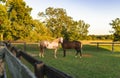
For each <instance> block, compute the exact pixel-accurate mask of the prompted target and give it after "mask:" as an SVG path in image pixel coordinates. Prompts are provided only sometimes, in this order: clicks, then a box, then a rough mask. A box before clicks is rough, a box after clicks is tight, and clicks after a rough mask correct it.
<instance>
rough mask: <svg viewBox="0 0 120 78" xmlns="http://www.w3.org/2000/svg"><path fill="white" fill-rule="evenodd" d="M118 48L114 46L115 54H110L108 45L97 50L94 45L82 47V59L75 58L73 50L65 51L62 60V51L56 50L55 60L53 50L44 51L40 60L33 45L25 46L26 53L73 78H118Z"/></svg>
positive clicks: (119, 63) (119, 62)
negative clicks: (43, 55)
mask: <svg viewBox="0 0 120 78" xmlns="http://www.w3.org/2000/svg"><path fill="white" fill-rule="evenodd" d="M119 46H120V45H117V46H115V52H111V46H110V45H105V46H103V45H102V46H100V48H99V49H97V48H96V46H94V45H84V46H83V52H82V53H83V57H82V58H75V50H67V57H65V58H64V57H63V52H62V49H59V50H58V53H57V56H58V58H57V59H54V57H53V50H45V51H46V52H45V58H40V57H38V52H39V49H38V47H36V46H35V45H27V48H26V52H29V53H30V54H32V55H35V58H37V59H39V60H42V61H43V62H44V63H45V64H47V65H49V66H52V67H54V68H56V69H58V70H60V71H63V72H65V73H67V74H69V75H71V76H72V77H73V78H120V74H119V72H120V47H119ZM28 67H29V66H28ZM30 68H31V67H30Z"/></svg>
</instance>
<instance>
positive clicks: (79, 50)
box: [75, 49, 82, 58]
mask: <svg viewBox="0 0 120 78" xmlns="http://www.w3.org/2000/svg"><path fill="white" fill-rule="evenodd" d="M76 51H77V52H76V56H75V57H76V58H77V56H78V53H80V58H81V57H82V53H81V49H76Z"/></svg>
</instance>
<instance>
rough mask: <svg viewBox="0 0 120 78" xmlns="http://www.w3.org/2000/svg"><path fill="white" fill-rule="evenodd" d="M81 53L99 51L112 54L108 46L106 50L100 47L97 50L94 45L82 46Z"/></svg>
mask: <svg viewBox="0 0 120 78" xmlns="http://www.w3.org/2000/svg"><path fill="white" fill-rule="evenodd" d="M83 51H90V52H101V51H103V52H112V51H111V47H110V46H108V47H107V48H106V47H104V46H102V47H101V46H100V47H98V48H97V46H96V45H84V46H83Z"/></svg>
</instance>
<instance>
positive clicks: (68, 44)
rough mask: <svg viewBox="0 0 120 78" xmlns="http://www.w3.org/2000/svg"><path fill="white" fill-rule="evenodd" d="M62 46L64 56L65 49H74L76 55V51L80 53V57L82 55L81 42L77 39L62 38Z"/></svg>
mask: <svg viewBox="0 0 120 78" xmlns="http://www.w3.org/2000/svg"><path fill="white" fill-rule="evenodd" d="M62 48H63V53H64V57H65V56H66V49H75V50H76V56H75V57H77V55H78V53H80V57H81V56H82V53H81V52H82V43H81V42H79V41H67V40H63V43H62Z"/></svg>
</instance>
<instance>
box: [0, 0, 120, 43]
mask: <svg viewBox="0 0 120 78" xmlns="http://www.w3.org/2000/svg"><path fill="white" fill-rule="evenodd" d="M31 11H32V8H31V7H29V6H28V5H27V4H26V3H25V2H24V1H23V0H0V40H26V41H40V40H44V39H53V38H57V37H61V36H62V37H64V38H65V39H68V40H83V39H93V38H92V37H95V38H100V39H107V37H108V36H88V32H89V31H88V28H89V27H90V25H89V24H88V23H86V22H85V21H84V20H82V19H80V20H78V21H76V20H74V19H73V18H72V17H71V16H68V15H67V12H66V10H65V9H63V8H53V7H48V8H46V9H45V12H41V11H40V12H39V13H38V16H39V18H40V19H41V20H38V19H33V18H32V17H31V15H30V14H31ZM110 25H112V26H113V29H114V36H115V39H116V38H119V32H120V26H119V25H120V19H119V18H117V19H115V20H112V23H110Z"/></svg>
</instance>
